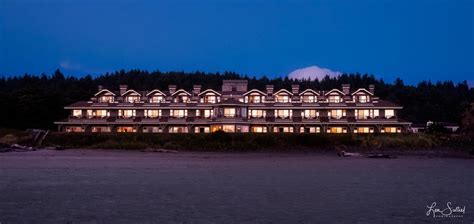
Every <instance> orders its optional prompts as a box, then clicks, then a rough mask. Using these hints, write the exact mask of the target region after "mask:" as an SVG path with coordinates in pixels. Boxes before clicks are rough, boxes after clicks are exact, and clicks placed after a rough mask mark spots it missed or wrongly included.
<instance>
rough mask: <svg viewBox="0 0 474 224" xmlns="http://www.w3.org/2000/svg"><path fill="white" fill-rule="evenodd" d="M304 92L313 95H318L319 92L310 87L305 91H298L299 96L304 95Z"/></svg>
mask: <svg viewBox="0 0 474 224" xmlns="http://www.w3.org/2000/svg"><path fill="white" fill-rule="evenodd" d="M306 93H313V94H314V95H318V96H319V93H318V92H316V91H314V90H312V89H306V90H305V91H303V92H301V93H300V96H302V95H305V94H306Z"/></svg>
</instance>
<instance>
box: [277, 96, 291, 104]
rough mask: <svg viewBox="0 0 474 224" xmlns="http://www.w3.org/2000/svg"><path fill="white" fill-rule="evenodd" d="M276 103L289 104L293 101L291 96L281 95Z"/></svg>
mask: <svg viewBox="0 0 474 224" xmlns="http://www.w3.org/2000/svg"><path fill="white" fill-rule="evenodd" d="M275 101H276V102H277V103H289V102H290V101H291V99H290V96H288V95H279V96H275Z"/></svg>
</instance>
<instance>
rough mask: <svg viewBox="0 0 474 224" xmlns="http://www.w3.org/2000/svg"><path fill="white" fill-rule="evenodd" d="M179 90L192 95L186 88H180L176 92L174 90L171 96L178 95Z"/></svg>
mask: <svg viewBox="0 0 474 224" xmlns="http://www.w3.org/2000/svg"><path fill="white" fill-rule="evenodd" d="M179 92H184V93H186V94H187V95H189V96H191V93H189V92H187V91H186V90H184V89H178V90H176V92H174V93H173V94H171V96H174V95H176V94H177V93H179Z"/></svg>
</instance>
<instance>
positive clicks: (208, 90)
mask: <svg viewBox="0 0 474 224" xmlns="http://www.w3.org/2000/svg"><path fill="white" fill-rule="evenodd" d="M205 92H213V93H215V94H216V95H218V96H220V95H221V94H220V93H219V92H217V91H215V90H213V89H206V90H204V91H202V92H201V93H199V94H198V96H200V95H202V94H204V93H205Z"/></svg>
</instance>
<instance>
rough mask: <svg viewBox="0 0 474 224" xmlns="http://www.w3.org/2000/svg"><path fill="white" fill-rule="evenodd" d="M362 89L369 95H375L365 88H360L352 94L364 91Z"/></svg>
mask: <svg viewBox="0 0 474 224" xmlns="http://www.w3.org/2000/svg"><path fill="white" fill-rule="evenodd" d="M362 91H363V92H366V93H368V94H369V95H372V96H373V95H374V94H373V93H371V92H370V91H369V90H367V89H364V88H359V89H358V90H356V91H354V92H353V93H352V95H354V94H356V93H358V92H362Z"/></svg>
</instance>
